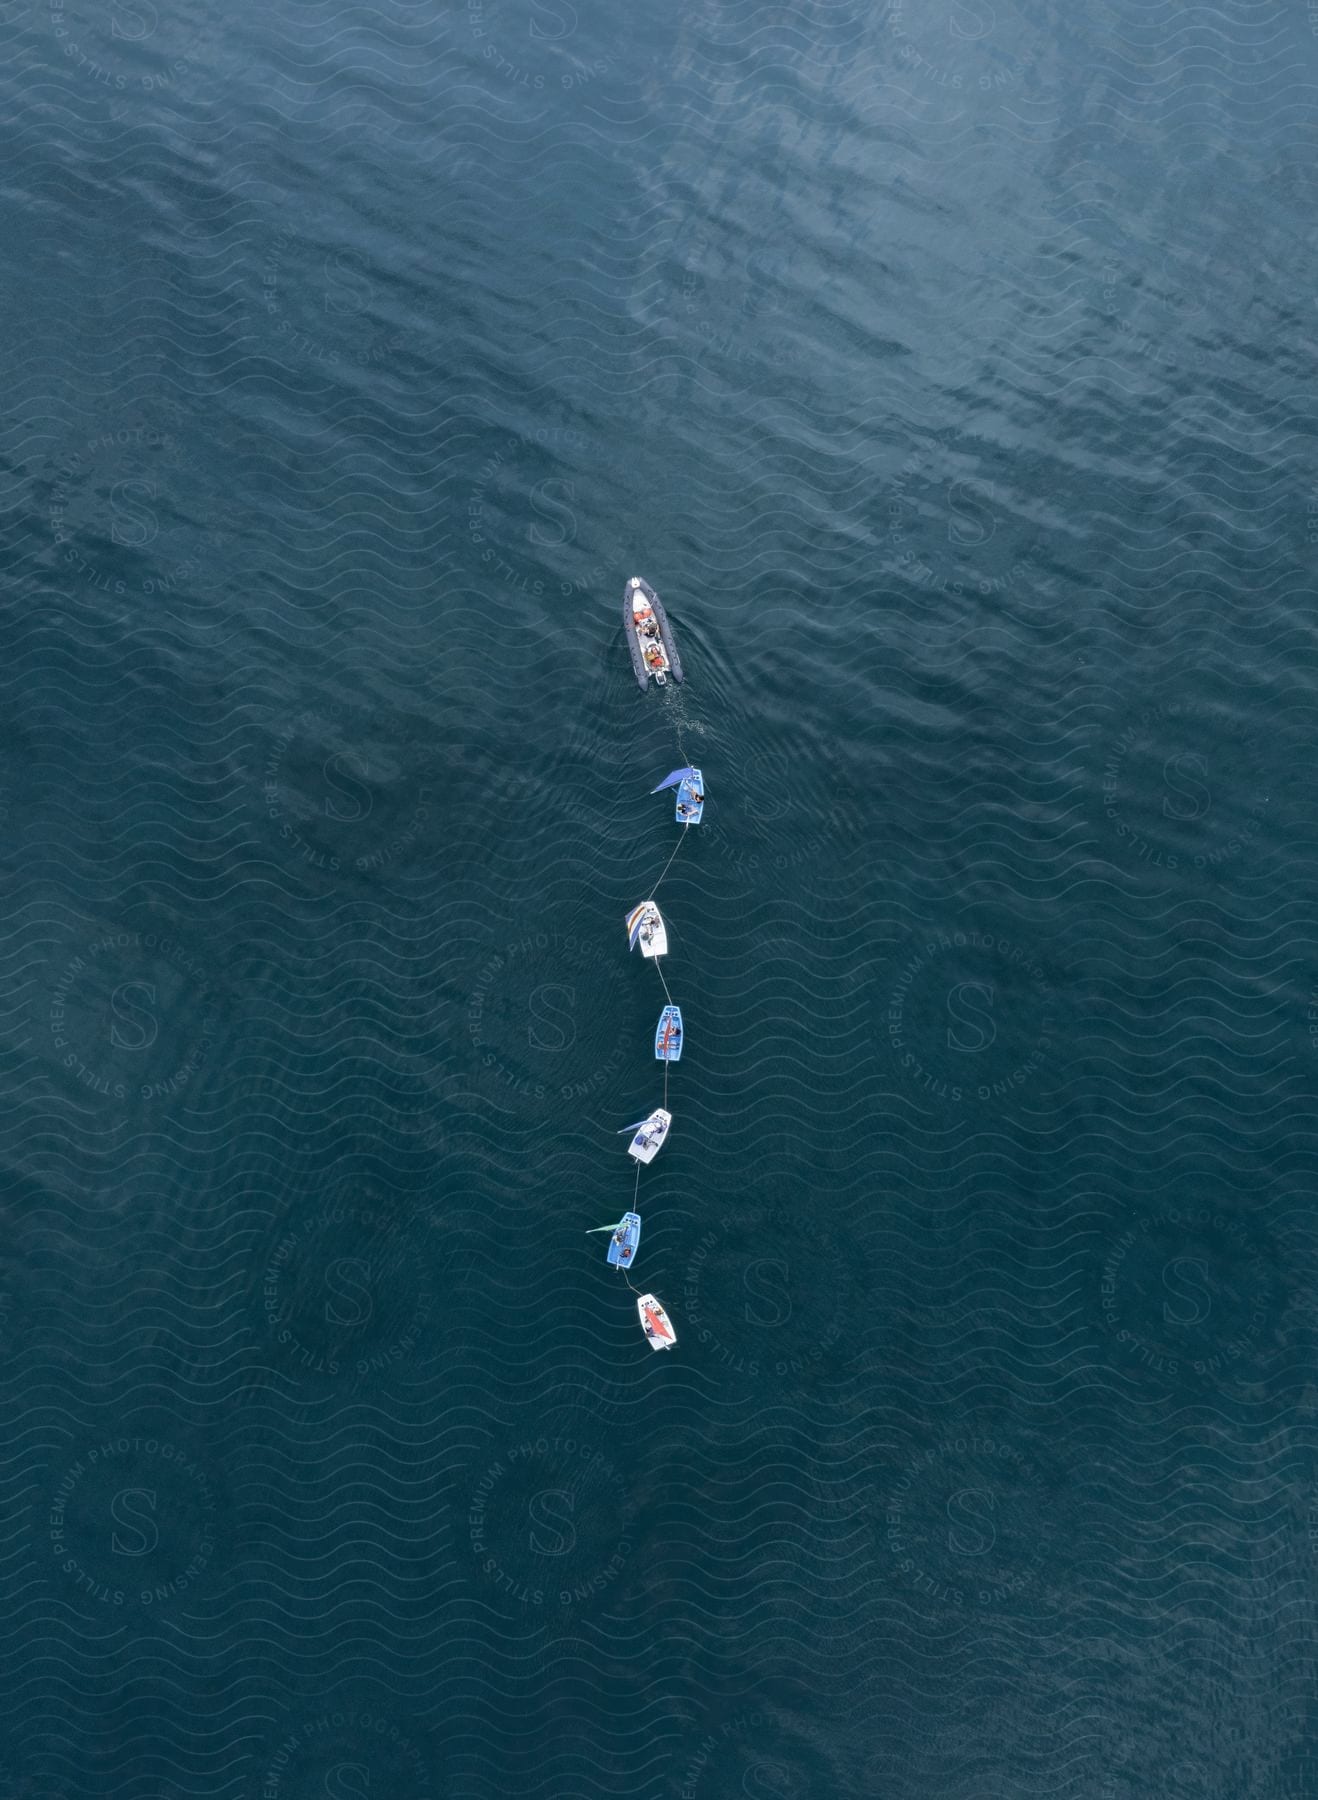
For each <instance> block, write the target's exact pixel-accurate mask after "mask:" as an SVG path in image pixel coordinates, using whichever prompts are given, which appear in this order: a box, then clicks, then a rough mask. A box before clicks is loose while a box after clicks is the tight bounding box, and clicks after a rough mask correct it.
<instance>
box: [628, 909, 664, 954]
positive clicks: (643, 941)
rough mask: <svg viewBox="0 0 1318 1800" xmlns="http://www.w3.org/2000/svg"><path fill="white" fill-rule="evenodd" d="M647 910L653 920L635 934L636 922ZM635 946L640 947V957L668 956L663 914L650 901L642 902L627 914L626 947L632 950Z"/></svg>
mask: <svg viewBox="0 0 1318 1800" xmlns="http://www.w3.org/2000/svg"><path fill="white" fill-rule="evenodd" d="M647 908H648V909H649V910H650V911H651V912H652V913H653V914H654V918H653V920H652V922H651V923H650V924H649V925H646V926H644V927H642V929H641V931H640V932H639V933H637V932H636V923H637V920H638V919H639V918H640V916H641V914H642V913H643V912H645V911H646V909H647ZM636 944H639V945H640V946H641V955H642V956H667V954H668V929H667V927H666V926H665V924H664V921H663V914H662V913H661V912H660V911H659V908H658V907H657V906H655V905H654V904H653V902H652V901H649V900H642V902H641V904H640V905H639V906H634V907H633V908H632V909H631V911H630V912H629V913H628V914H627V947H628V949H632V948H634V946H635V945H636Z"/></svg>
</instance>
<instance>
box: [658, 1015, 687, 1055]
mask: <svg viewBox="0 0 1318 1800" xmlns="http://www.w3.org/2000/svg"><path fill="white" fill-rule="evenodd" d="M654 1053H655V1055H656V1057H658V1059H659V1061H660V1062H666V1063H670V1062H681V1060H682V1008H681V1007H680V1006H666V1007H665V1008H664V1010H663V1011H662V1012H661V1013H660V1015H659V1023H658V1025H657V1027H656V1028H655V1034H654Z"/></svg>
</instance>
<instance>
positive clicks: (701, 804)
mask: <svg viewBox="0 0 1318 1800" xmlns="http://www.w3.org/2000/svg"><path fill="white" fill-rule="evenodd" d="M704 816H705V778H704V776H703V775H702V774H701V773H700V770H699V769H692V770H691V772H690V774H688V775H686V776H684V777H683V779H682V783H681V786H680V787H679V788H678V790H677V812H676V814H675V817H676V819H677V822H678V824H679V825H699V823H700V821H701V820H702V819H703V818H704Z"/></svg>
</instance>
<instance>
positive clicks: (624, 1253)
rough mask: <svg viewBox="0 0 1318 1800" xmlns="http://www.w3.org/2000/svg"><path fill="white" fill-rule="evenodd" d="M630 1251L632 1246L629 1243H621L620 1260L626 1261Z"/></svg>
mask: <svg viewBox="0 0 1318 1800" xmlns="http://www.w3.org/2000/svg"><path fill="white" fill-rule="evenodd" d="M631 1253H632V1247H631V1245H630V1244H624V1245H623V1247H622V1260H623V1261H624V1262H626V1260H627V1258H628V1257H629V1256H630V1255H631Z"/></svg>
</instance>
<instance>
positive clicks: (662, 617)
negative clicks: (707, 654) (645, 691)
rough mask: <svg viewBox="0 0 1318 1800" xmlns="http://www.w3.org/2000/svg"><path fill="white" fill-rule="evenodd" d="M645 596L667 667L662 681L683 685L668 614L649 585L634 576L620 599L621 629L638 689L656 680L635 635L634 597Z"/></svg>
mask: <svg viewBox="0 0 1318 1800" xmlns="http://www.w3.org/2000/svg"><path fill="white" fill-rule="evenodd" d="M638 592H639V593H641V594H643V595H644V596H645V598H646V600H647V601H648V602H649V605H650V610H651V612H652V613H653V614H654V619H655V624H656V625H657V626H658V627H659V642H660V643H661V644H662V645H663V649H664V655H665V656H666V657H667V658H668V667H667V669H666V670H665V671H663V675H664V678H665V679H667V680H672V681H675V682H677V683H678V685H679V686H680V685H681V683H682V679H683V676H682V658H681V657H680V656H679V655H678V651H677V644H676V643H675V641H674V639H673V628H672V626H671V625H670V624H669V623H668V614H667V613H666V612H665V611H664V603H663V601H662V600H661V599H660V598H659V596H658V594H656V593H655V591H654V589H653V588H652V587H651V586H650V584H649V582H648V581H645V580H643V579H642V577H641V576H639V575H633V576H632V577H631V578H630V579H629V581H628V582H627V585H626V587H625V588H624V589H623V595H622V629H623V633H624V635H625V636H626V639H627V648H628V650H629V651H630V652H631V658H632V669H633V670H634V672H635V675H636V681H637V685H638V686H640V687H643V688H646V687H649V685H650V683H651V681H652V680H655V681H657V680H659V676H657V675H655V674H654V673H653V672H652V671H651V670H649V669H647V668H646V666H645V656H644V653H643V652H642V650H641V640H640V638H639V637H638V636H637V634H636V622H635V618H634V616H633V612H632V602H633V599H634V597H635V595H636V594H637V593H638Z"/></svg>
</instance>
